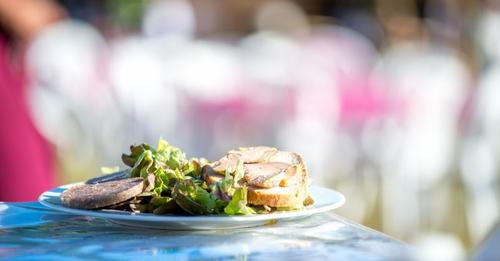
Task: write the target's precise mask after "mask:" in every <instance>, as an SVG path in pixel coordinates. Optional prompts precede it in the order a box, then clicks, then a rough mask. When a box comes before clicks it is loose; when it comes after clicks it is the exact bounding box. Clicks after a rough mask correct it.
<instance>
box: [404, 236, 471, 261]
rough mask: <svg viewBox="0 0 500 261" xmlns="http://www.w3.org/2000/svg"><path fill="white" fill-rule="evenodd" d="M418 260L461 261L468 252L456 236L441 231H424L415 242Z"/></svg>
mask: <svg viewBox="0 0 500 261" xmlns="http://www.w3.org/2000/svg"><path fill="white" fill-rule="evenodd" d="M414 246H415V248H416V249H415V259H416V260H417V261H460V260H465V257H466V253H465V250H464V248H463V246H462V243H461V242H460V239H459V238H457V237H456V236H453V235H449V234H439V233H424V234H423V235H422V236H420V237H418V238H417V240H416V241H415V243H414Z"/></svg>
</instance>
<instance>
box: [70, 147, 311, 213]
mask: <svg viewBox="0 0 500 261" xmlns="http://www.w3.org/2000/svg"><path fill="white" fill-rule="evenodd" d="M130 150H131V152H130V154H123V155H122V160H123V162H124V163H125V164H126V165H127V166H129V167H130V168H127V169H126V170H123V171H116V170H115V171H114V172H113V173H111V174H107V175H104V176H100V177H97V178H93V179H90V180H88V181H87V182H86V183H85V184H80V185H76V186H73V187H71V188H69V189H67V190H66V191H64V192H63V193H62V194H61V201H62V203H63V204H64V205H65V206H67V207H71V208H81V209H110V210H126V211H133V212H139V213H154V214H191V215H217V214H226V215H248V214H257V213H269V212H272V211H276V210H279V211H284V210H295V209H301V208H303V207H304V206H306V205H309V204H312V203H313V200H312V198H311V197H310V196H309V192H308V186H309V177H308V173H307V168H306V166H305V163H304V161H303V159H302V157H301V156H300V155H299V154H297V153H294V152H285V151H279V150H277V149H275V148H271V147H264V146H261V147H249V148H239V149H238V150H231V151H229V152H228V153H227V154H226V155H225V156H224V157H222V158H221V159H219V160H217V161H214V162H208V161H207V160H204V159H190V160H188V159H187V158H186V156H185V155H184V153H182V152H181V150H179V149H178V148H176V147H174V146H171V145H170V144H168V143H167V142H166V141H165V140H163V139H160V142H159V144H158V147H157V148H156V149H154V148H152V147H150V146H149V145H147V144H141V145H138V146H131V147H130Z"/></svg>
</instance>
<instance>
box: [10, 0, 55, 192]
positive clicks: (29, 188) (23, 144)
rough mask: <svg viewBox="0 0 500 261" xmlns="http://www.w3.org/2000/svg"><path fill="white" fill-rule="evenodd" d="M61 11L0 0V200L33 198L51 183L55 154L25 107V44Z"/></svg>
mask: <svg viewBox="0 0 500 261" xmlns="http://www.w3.org/2000/svg"><path fill="white" fill-rule="evenodd" d="M62 15H63V12H62V10H61V9H60V8H59V7H58V6H57V5H56V4H55V3H54V2H52V1H45V0H43V1H42V0H25V1H14V0H5V1H0V201H32V200H36V199H37V197H38V195H39V194H40V193H42V192H43V191H45V190H47V189H49V188H51V187H53V186H54V166H53V153H52V150H51V146H50V144H48V142H47V141H46V140H45V139H44V138H43V137H42V136H41V135H40V134H39V132H38V131H37V129H36V128H35V126H34V124H33V122H32V119H31V115H30V110H29V106H28V99H27V87H28V86H29V85H28V84H27V80H26V77H25V73H24V68H23V65H24V63H23V58H24V47H25V46H26V45H27V44H29V42H30V41H31V40H32V39H34V38H35V37H36V36H37V35H38V34H39V33H40V32H41V31H42V30H43V29H44V28H45V27H47V26H48V25H50V24H51V23H53V22H55V21H56V20H58V19H59V18H61V17H62Z"/></svg>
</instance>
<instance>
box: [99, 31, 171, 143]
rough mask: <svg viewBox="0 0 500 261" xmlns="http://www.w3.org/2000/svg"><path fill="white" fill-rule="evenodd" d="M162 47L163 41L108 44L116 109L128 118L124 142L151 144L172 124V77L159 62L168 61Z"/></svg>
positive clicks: (128, 39)
mask: <svg viewBox="0 0 500 261" xmlns="http://www.w3.org/2000/svg"><path fill="white" fill-rule="evenodd" d="M162 44H163V47H164V48H163V49H165V48H166V47H168V44H167V43H165V41H163V40H149V39H146V38H140V37H129V38H126V39H121V40H117V41H115V42H114V44H113V45H112V51H111V54H110V60H109V63H108V65H109V68H108V71H109V77H110V81H111V84H112V85H113V87H114V89H115V92H116V94H117V98H118V101H119V102H120V106H121V107H122V110H123V112H124V113H125V115H127V116H128V118H127V119H126V120H127V121H128V122H127V123H125V125H126V126H128V131H127V132H128V136H129V138H128V140H127V141H126V142H129V143H130V142H132V143H133V142H137V141H134V140H132V139H137V140H144V141H147V142H151V143H154V142H156V140H157V138H158V137H159V136H162V135H168V134H169V131H171V130H172V128H173V126H174V125H175V121H176V109H177V104H176V96H175V89H174V87H173V84H172V77H173V76H172V72H171V70H170V68H168V67H167V66H166V63H165V62H164V60H163V59H164V58H167V59H168V54H166V55H165V54H163V52H162V51H163V50H162ZM174 50H176V49H174ZM167 51H169V49H167ZM134 126H137V127H134ZM139 126H140V127H139Z"/></svg>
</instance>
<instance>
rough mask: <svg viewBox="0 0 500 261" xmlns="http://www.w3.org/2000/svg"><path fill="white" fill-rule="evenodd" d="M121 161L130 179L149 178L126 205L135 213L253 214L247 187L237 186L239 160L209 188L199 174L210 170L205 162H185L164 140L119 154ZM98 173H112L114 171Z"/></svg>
mask: <svg viewBox="0 0 500 261" xmlns="http://www.w3.org/2000/svg"><path fill="white" fill-rule="evenodd" d="M122 160H123V162H124V163H125V165H127V166H129V167H130V169H129V171H128V172H129V173H130V177H143V178H148V175H149V179H148V184H151V185H150V187H149V188H148V190H147V191H145V192H143V193H142V194H140V195H139V196H137V198H138V199H137V202H135V203H133V204H131V206H130V207H131V209H133V210H134V211H136V212H152V213H155V214H169V213H177V212H187V213H189V214H192V215H217V214H227V215H248V214H255V213H256V212H255V210H254V209H252V208H251V207H248V206H247V198H246V197H247V188H246V187H244V186H243V187H242V186H241V180H242V179H243V176H244V168H243V161H241V160H240V161H238V163H237V164H236V166H235V167H234V168H233V169H227V170H226V175H225V177H224V179H222V180H221V181H220V182H218V183H217V184H214V185H212V186H207V184H206V183H205V181H204V179H203V175H202V173H203V170H211V168H210V166H207V165H208V164H209V162H208V161H207V160H206V159H196V158H192V159H187V158H186V155H185V154H184V153H183V152H182V151H181V150H180V149H179V148H177V147H174V146H172V145H170V144H169V143H168V142H167V141H165V140H164V139H160V140H159V141H158V145H157V147H156V149H154V148H153V147H151V146H149V145H148V144H140V145H135V146H131V147H130V154H128V155H127V154H123V155H122ZM102 170H103V172H104V171H106V172H114V171H116V170H117V169H115V168H103V169H102ZM150 174H152V175H154V176H152V175H150ZM204 175H206V174H204ZM153 185H154V186H153Z"/></svg>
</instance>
